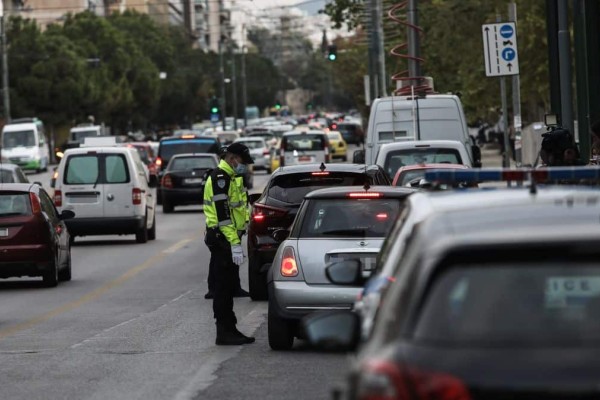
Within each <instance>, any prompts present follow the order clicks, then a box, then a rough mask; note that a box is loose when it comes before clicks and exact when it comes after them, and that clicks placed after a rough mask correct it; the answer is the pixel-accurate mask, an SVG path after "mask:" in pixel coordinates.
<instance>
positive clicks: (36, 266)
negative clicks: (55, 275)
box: [0, 244, 52, 278]
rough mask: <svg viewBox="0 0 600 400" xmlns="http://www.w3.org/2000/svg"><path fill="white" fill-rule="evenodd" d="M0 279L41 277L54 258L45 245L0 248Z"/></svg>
mask: <svg viewBox="0 0 600 400" xmlns="http://www.w3.org/2000/svg"><path fill="white" fill-rule="evenodd" d="M0 255H1V257H0V259H1V260H2V261H0V278H10V277H14V276H40V275H42V274H43V273H44V272H45V271H46V270H47V268H48V260H50V257H51V256H52V252H51V249H50V248H49V247H48V246H47V245H45V244H32V245H20V246H0Z"/></svg>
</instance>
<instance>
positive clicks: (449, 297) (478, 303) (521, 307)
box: [414, 261, 600, 346]
mask: <svg viewBox="0 0 600 400" xmlns="http://www.w3.org/2000/svg"><path fill="white" fill-rule="evenodd" d="M426 297H427V298H426V301H425V304H424V307H423V308H422V313H421V315H420V317H419V319H418V323H417V324H416V327H415V331H414V334H415V338H416V339H417V340H421V341H434V342H437V343H449V344H469V345H476V344H482V345H490V344H492V345H501V344H502V343H506V344H508V343H510V345H511V346H514V345H518V344H523V345H531V344H538V345H539V344H541V343H556V344H558V343H568V344H571V345H575V344H577V343H581V342H584V341H598V340H599V338H600V268H598V266H597V265H593V264H589V265H585V264H583V265H582V264H574V263H572V262H569V261H565V262H563V263H543V264H541V263H540V264H517V265H514V264H513V265H504V264H491V265H489V264H488V265H465V266H462V265H458V266H454V267H452V268H451V269H450V270H448V271H446V272H445V273H443V274H441V275H440V276H439V277H438V278H437V279H436V281H435V282H434V284H433V285H432V288H431V290H430V291H429V292H428V293H427V295H426Z"/></svg>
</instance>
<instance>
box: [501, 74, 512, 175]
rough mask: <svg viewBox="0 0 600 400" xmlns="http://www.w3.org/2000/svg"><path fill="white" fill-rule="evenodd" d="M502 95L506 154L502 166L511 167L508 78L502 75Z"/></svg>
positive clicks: (503, 156)
mask: <svg viewBox="0 0 600 400" xmlns="http://www.w3.org/2000/svg"><path fill="white" fill-rule="evenodd" d="M500 96H501V97H502V120H503V121H504V154H503V155H502V166H503V167H504V168H508V167H510V158H509V154H510V149H509V146H510V144H509V142H508V105H507V104H506V103H507V101H506V79H505V78H504V77H503V76H502V77H500Z"/></svg>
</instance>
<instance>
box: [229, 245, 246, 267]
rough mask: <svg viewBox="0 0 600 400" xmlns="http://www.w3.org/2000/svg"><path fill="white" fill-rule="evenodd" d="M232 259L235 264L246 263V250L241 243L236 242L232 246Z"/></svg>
mask: <svg viewBox="0 0 600 400" xmlns="http://www.w3.org/2000/svg"><path fill="white" fill-rule="evenodd" d="M231 260H232V261H233V263H234V264H235V265H242V264H243V263H244V252H243V251H242V246H241V245H239V244H234V245H233V246H231Z"/></svg>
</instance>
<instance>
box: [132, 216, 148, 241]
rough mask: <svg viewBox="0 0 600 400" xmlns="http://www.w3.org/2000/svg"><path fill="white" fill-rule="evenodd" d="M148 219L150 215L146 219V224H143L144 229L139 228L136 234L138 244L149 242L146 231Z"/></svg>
mask: <svg viewBox="0 0 600 400" xmlns="http://www.w3.org/2000/svg"><path fill="white" fill-rule="evenodd" d="M146 218H148V215H146V217H145V218H144V223H143V224H142V227H141V228H139V229H138V230H137V232H135V241H136V242H138V243H146V242H147V241H148V229H146Z"/></svg>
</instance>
